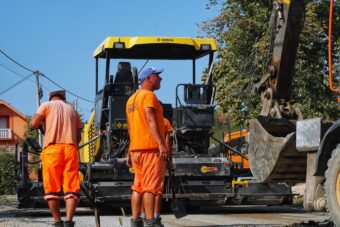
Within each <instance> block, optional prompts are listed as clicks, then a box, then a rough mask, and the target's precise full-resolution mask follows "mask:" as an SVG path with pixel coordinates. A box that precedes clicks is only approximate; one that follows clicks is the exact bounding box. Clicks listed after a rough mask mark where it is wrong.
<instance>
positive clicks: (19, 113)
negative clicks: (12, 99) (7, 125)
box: [0, 99, 26, 120]
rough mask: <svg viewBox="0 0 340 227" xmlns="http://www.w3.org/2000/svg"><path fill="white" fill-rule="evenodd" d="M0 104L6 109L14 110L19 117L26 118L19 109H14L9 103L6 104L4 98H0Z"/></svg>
mask: <svg viewBox="0 0 340 227" xmlns="http://www.w3.org/2000/svg"><path fill="white" fill-rule="evenodd" d="M0 105H4V106H6V107H7V108H8V109H10V110H12V111H13V112H15V113H16V114H17V115H18V116H19V117H21V118H22V119H25V120H26V116H25V115H24V114H22V113H21V112H20V111H18V110H16V109H15V108H14V107H13V106H11V105H10V104H8V103H7V102H5V101H4V100H2V99H0Z"/></svg>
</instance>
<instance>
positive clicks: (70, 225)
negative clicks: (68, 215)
mask: <svg viewBox="0 0 340 227" xmlns="http://www.w3.org/2000/svg"><path fill="white" fill-rule="evenodd" d="M64 227H74V221H65V222H64Z"/></svg>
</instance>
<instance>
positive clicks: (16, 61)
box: [0, 49, 34, 73]
mask: <svg viewBox="0 0 340 227" xmlns="http://www.w3.org/2000/svg"><path fill="white" fill-rule="evenodd" d="M0 52H1V53H2V54H3V55H5V56H6V57H7V58H8V59H9V60H11V61H12V62H14V63H15V64H17V65H18V66H20V67H21V68H24V69H26V70H27V71H30V72H31V73H34V71H33V70H31V69H29V68H27V67H25V66H23V65H22V64H20V63H19V62H17V61H16V60H14V59H13V58H11V57H10V56H9V55H7V54H6V53H5V52H3V51H2V50H1V49H0Z"/></svg>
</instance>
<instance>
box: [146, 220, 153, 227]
mask: <svg viewBox="0 0 340 227" xmlns="http://www.w3.org/2000/svg"><path fill="white" fill-rule="evenodd" d="M144 227H155V219H145V222H144Z"/></svg>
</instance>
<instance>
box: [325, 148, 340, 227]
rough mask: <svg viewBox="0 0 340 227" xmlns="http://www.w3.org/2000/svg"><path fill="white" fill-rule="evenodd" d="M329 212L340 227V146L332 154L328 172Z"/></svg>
mask: <svg viewBox="0 0 340 227" xmlns="http://www.w3.org/2000/svg"><path fill="white" fill-rule="evenodd" d="M325 176H326V200H327V210H328V212H329V213H330V215H331V218H332V220H333V222H334V224H335V225H336V226H340V144H338V145H337V147H336V149H335V150H334V151H333V153H332V157H331V158H330V159H329V161H328V169H327V171H326V174H325Z"/></svg>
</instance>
